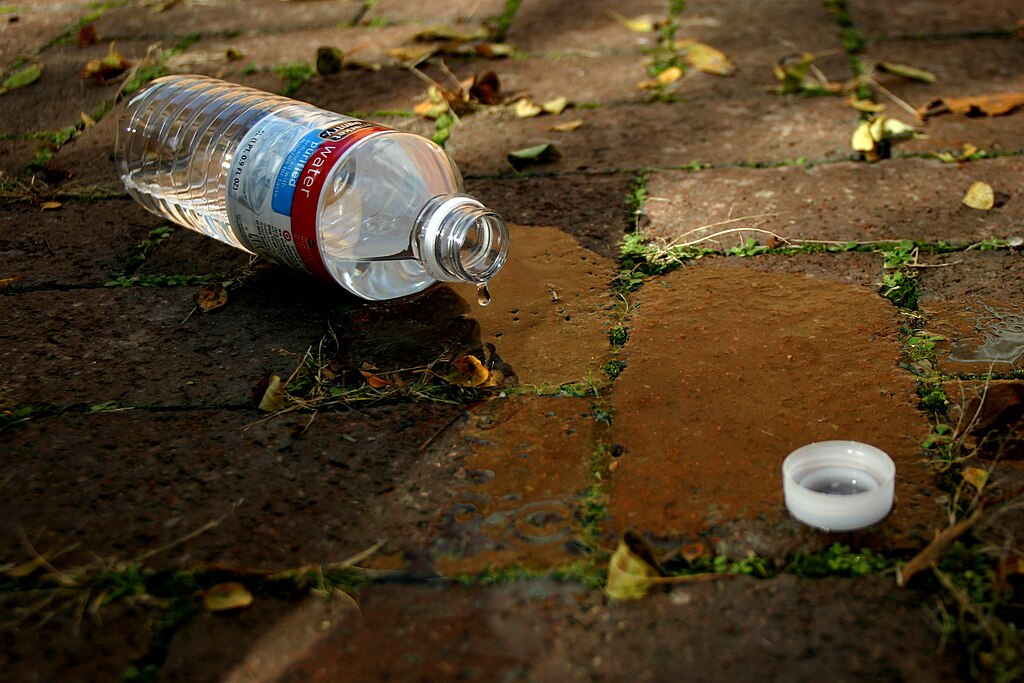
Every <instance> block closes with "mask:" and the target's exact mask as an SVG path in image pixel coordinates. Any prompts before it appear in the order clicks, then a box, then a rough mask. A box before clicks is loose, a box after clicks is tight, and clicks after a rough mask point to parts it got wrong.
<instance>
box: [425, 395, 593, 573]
mask: <svg viewBox="0 0 1024 683" xmlns="http://www.w3.org/2000/svg"><path fill="white" fill-rule="evenodd" d="M592 411H593V405H592V402H591V400H587V399H583V400H580V399H564V398H540V397H524V398H523V399H521V400H517V401H514V402H513V403H512V404H511V405H509V406H502V407H501V408H500V409H499V410H498V411H497V412H491V413H484V414H480V415H476V414H471V415H470V419H469V423H468V425H467V426H466V427H465V428H463V429H462V430H461V432H460V433H459V436H458V443H460V444H464V448H466V449H468V452H467V453H466V455H465V456H464V457H463V458H462V460H461V465H462V468H461V469H460V470H459V472H458V473H457V474H456V478H455V482H454V485H455V486H456V487H457V490H458V493H457V494H456V496H455V501H454V503H455V504H454V505H453V506H452V507H451V508H450V509H447V510H445V511H444V514H443V516H442V517H441V520H440V522H439V524H438V527H437V528H436V529H435V531H434V533H433V534H432V536H433V538H434V542H433V544H432V546H431V547H432V551H433V555H434V557H435V561H434V566H435V567H436V568H437V569H438V571H440V572H441V573H442V574H445V575H449V576H451V575H453V574H458V573H463V572H467V573H477V572H480V571H483V570H485V569H493V570H498V569H501V568H505V567H526V568H528V569H550V568H554V567H558V566H561V565H566V564H569V563H571V562H573V561H575V560H579V559H581V558H582V556H583V551H582V550H581V549H580V547H579V544H578V542H577V539H578V538H579V537H580V536H581V534H582V529H581V526H580V519H581V517H582V515H581V510H580V508H581V503H580V501H579V498H580V496H581V495H582V493H583V492H584V490H585V489H586V488H587V486H588V484H589V483H590V462H591V459H592V458H593V457H594V442H593V440H594V432H595V430H596V423H595V420H594V416H593V414H592Z"/></svg>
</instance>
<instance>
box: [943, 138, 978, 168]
mask: <svg viewBox="0 0 1024 683" xmlns="http://www.w3.org/2000/svg"><path fill="white" fill-rule="evenodd" d="M977 153H978V146H977V145H972V144H971V143H969V142H965V143H964V146H963V149H962V151H961V152H960V153H959V154H953V153H951V152H935V158H936V159H939V160H940V161H944V162H946V163H947V164H954V163H956V162H958V161H966V160H968V159H970V158H971V157H972V156H974V155H975V154H977Z"/></svg>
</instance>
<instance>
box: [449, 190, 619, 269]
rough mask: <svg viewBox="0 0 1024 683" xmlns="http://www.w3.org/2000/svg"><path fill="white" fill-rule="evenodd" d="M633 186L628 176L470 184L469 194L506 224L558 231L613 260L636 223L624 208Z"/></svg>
mask: <svg viewBox="0 0 1024 683" xmlns="http://www.w3.org/2000/svg"><path fill="white" fill-rule="evenodd" d="M632 185H633V176H632V175H630V174H625V173H623V174H610V175H565V176H554V177H545V178H531V177H520V178H467V179H466V191H467V192H469V194H471V195H473V196H474V197H476V198H478V199H479V200H480V201H481V202H483V203H484V204H485V205H486V206H488V207H490V208H491V209H492V210H493V211H495V212H497V213H498V214H499V215H500V216H503V217H504V218H505V219H506V220H508V221H511V222H512V223H518V224H520V225H552V226H555V227H557V228H559V229H560V230H562V231H563V232H567V233H569V234H570V235H572V236H573V237H575V238H576V240H577V241H579V243H580V244H581V245H582V246H584V247H586V248H587V249H590V250H591V251H594V252H596V253H598V254H600V255H601V256H605V257H612V258H614V257H617V256H618V244H619V242H620V241H621V240H622V235H623V232H624V231H625V228H626V227H627V226H629V224H630V221H631V220H632V217H630V216H628V215H627V211H626V210H625V207H624V202H625V198H626V197H627V196H628V195H629V193H630V192H631V191H632Z"/></svg>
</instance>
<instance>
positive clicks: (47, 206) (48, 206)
mask: <svg viewBox="0 0 1024 683" xmlns="http://www.w3.org/2000/svg"><path fill="white" fill-rule="evenodd" d="M62 206H64V205H63V204H61V203H60V202H45V203H43V205H42V206H40V207H39V208H40V209H41V210H42V211H53V210H54V209H59V208H60V207H62Z"/></svg>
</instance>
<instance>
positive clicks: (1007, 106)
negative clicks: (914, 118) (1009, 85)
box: [917, 92, 1024, 119]
mask: <svg viewBox="0 0 1024 683" xmlns="http://www.w3.org/2000/svg"><path fill="white" fill-rule="evenodd" d="M1020 107H1024V92H1004V93H996V94H994V95H979V96H978V97H942V98H938V99H934V100H932V101H931V102H928V103H927V104H925V105H924V106H923V107H921V108H920V109H918V110H917V115H918V116H919V117H920V118H922V119H926V118H928V117H929V116H935V115H937V114H944V113H946V112H953V113H954V114H961V115H963V116H1004V115H1006V114H1009V113H1011V112H1013V111H1014V110H1016V109H1019V108H1020Z"/></svg>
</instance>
